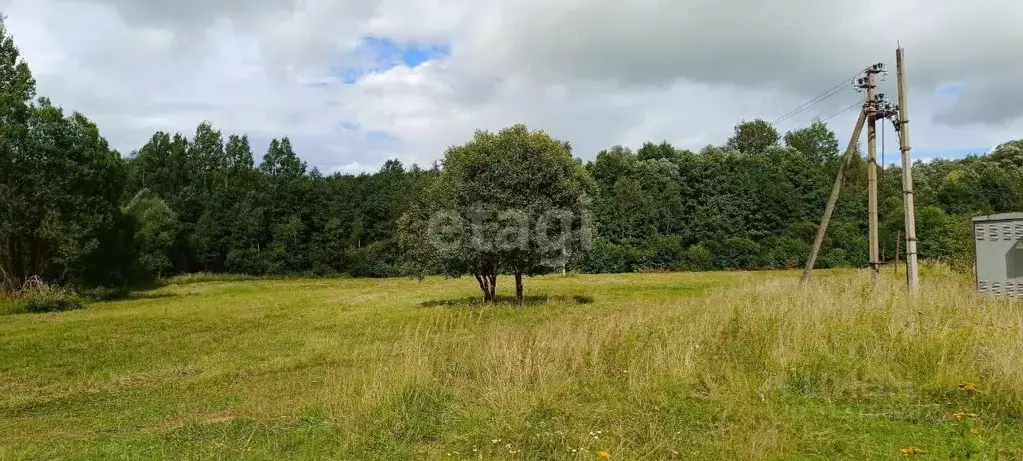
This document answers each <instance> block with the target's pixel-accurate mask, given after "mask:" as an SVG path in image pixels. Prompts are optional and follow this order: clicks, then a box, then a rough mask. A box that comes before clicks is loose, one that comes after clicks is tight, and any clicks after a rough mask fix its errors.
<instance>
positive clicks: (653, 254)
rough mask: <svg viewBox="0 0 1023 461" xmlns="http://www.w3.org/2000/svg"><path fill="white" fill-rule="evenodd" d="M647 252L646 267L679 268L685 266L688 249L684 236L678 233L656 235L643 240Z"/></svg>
mask: <svg viewBox="0 0 1023 461" xmlns="http://www.w3.org/2000/svg"><path fill="white" fill-rule="evenodd" d="M643 250H644V251H645V252H646V253H647V260H646V261H645V264H644V266H645V267H643V268H644V269H658V270H679V269H681V268H682V267H683V263H684V261H685V255H686V250H685V247H684V246H683V244H682V237H679V236H677V235H663V236H660V235H659V236H654V237H650V238H648V239H646V241H645V242H643Z"/></svg>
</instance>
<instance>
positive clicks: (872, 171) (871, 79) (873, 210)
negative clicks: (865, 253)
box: [858, 64, 885, 290]
mask: <svg viewBox="0 0 1023 461" xmlns="http://www.w3.org/2000/svg"><path fill="white" fill-rule="evenodd" d="M864 72H865V73H866V74H867V76H866V77H865V78H861V79H860V80H859V85H858V88H860V89H863V90H866V93H867V102H866V104H864V106H863V110H865V111H866V114H867V115H866V120H867V228H868V232H869V234H870V239H869V240H870V280H871V284H872V286H873V288H874V289H875V290H876V289H877V284H878V278H879V277H880V271H879V268H880V265H881V261H880V259H881V258H880V254H879V251H878V245H879V243H878V235H877V234H878V232H877V227H878V226H877V119H878V115H879V114H878V101H877V92H876V89H877V74H879V73H881V72H885V68H884V64H874V65H873V66H870V67H868V68H867V69H866V70H865V71H864Z"/></svg>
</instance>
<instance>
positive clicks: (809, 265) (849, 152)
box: [799, 110, 866, 285]
mask: <svg viewBox="0 0 1023 461" xmlns="http://www.w3.org/2000/svg"><path fill="white" fill-rule="evenodd" d="M865 122H866V112H864V111H863V110H860V118H859V119H858V120H857V121H856V127H855V128H853V132H852V136H851V137H850V138H849V147H847V148H846V149H845V155H843V156H842V163H840V164H839V166H838V174H837V175H835V184H834V185H833V186H831V198H829V199H828V205H827V206H826V207H824V216H822V217H821V225H820V226H818V227H817V237H816V238H814V240H813V248H812V249H810V257H809V258H807V260H806V268H805V269H803V278H802V279H801V280H800V281H799V284H800V285H805V284H806V282H808V281H810V274H811V273H812V272H813V266H814V264H816V263H817V255H818V254H819V253H820V251H821V243H823V242H824V234H825V233H827V232H828V223H829V222H830V221H831V214H832V213H833V212H834V211H835V204H836V203H837V202H838V195H839V193H840V192H842V178H844V177H845V167H846V166H847V165H849V160H850V159H852V156H853V153H855V152H856V143H858V142H859V140H860V134H861V133H863V124H864V123H865Z"/></svg>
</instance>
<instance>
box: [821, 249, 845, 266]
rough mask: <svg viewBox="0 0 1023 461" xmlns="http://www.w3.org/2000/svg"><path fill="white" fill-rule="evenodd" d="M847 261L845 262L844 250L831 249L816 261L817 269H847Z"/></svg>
mask: <svg viewBox="0 0 1023 461" xmlns="http://www.w3.org/2000/svg"><path fill="white" fill-rule="evenodd" d="M849 266H850V264H849V261H847V260H846V253H845V250H843V249H841V248H832V249H830V250H827V251H825V252H824V254H823V255H821V257H820V259H818V260H817V267H819V268H821V269H832V268H838V267H849Z"/></svg>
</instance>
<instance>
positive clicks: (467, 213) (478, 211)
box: [398, 124, 593, 305]
mask: <svg viewBox="0 0 1023 461" xmlns="http://www.w3.org/2000/svg"><path fill="white" fill-rule="evenodd" d="M592 187H593V186H592V181H591V180H590V179H589V176H588V175H587V174H586V171H585V169H584V168H583V166H582V162H581V161H579V160H576V159H574V158H572V154H571V151H570V147H569V145H568V143H565V142H562V141H559V140H557V139H554V138H552V137H551V136H549V135H548V134H546V133H544V132H543V131H530V130H529V129H528V128H527V127H526V126H525V125H521V124H520V125H514V126H512V127H509V128H505V129H503V130H501V131H500V132H498V133H492V132H489V131H477V132H476V134H475V136H474V137H473V139H472V140H471V141H469V142H467V143H465V144H463V145H461V146H453V147H451V148H449V149H448V150H447V152H445V154H444V160H443V165H442V171H441V174H440V176H439V177H438V178H437V180H436V181H435V182H434V183H433V185H432V186H431V187H430V188H429V189H428V190H427V192H426V194H424V195H423V196H422V197H419V198H418V199H417V200H416V203H414V204H413V205H412V206H411V207H410V208H409V210H408V211H407V212H406V213H405V214H404V215H403V216H402V217H401V219H400V220H399V223H398V226H399V228H398V240H399V244H400V245H401V249H402V257H403V261H404V263H405V268H406V270H408V271H410V272H411V273H412V274H413V275H417V276H422V275H424V274H427V273H440V274H445V275H448V276H452V277H458V276H461V275H464V274H473V275H474V276H475V278H476V281H477V283H479V287H480V291H481V292H482V294H483V300H484V302H494V301H495V300H496V298H497V297H496V290H497V276H498V275H499V274H512V275H514V276H515V299H516V301H517V303H518V304H519V305H522V301H523V289H522V276H523V275H537V274H542V273H546V272H551V271H553V270H556V269H560V268H561V267H563V266H564V265H565V264H566V263H567V261H568V258H570V257H571V255H572V253H573V251H574V250H576V249H578V248H580V247H584V246H586V245H588V243H589V239H590V229H589V220H588V217H587V214H586V213H587V208H586V201H587V197H588V195H589V194H588V193H587V192H588V191H591V190H592Z"/></svg>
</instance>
